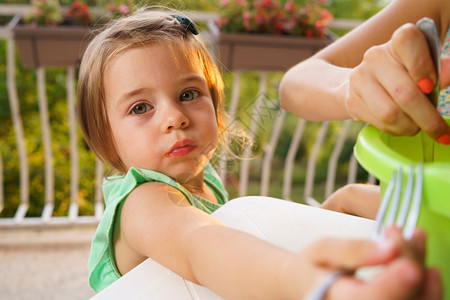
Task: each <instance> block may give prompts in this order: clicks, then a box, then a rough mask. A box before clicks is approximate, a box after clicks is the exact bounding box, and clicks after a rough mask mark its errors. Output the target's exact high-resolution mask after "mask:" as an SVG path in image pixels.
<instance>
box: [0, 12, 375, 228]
mask: <svg viewBox="0 0 450 300" xmlns="http://www.w3.org/2000/svg"><path fill="white" fill-rule="evenodd" d="M6 7H8V10H6ZM24 9H25V8H24V7H23V6H5V5H0V11H1V12H7V13H10V12H13V13H18V12H22V10H24ZM5 14H6V13H5ZM194 16H195V18H194V19H195V20H196V21H208V20H211V19H212V18H213V17H214V14H210V13H197V14H194ZM336 24H338V25H339V21H338V22H337V23H336ZM353 25H354V24H350V26H353ZM203 36H204V38H205V41H206V42H210V41H211V40H210V39H209V38H208V36H209V35H208V34H207V33H203ZM2 43H3V45H4V47H0V51H2V52H3V53H0V58H2V57H4V58H5V60H4V62H1V61H0V67H1V64H2V63H4V64H5V65H4V66H5V68H0V80H6V87H7V90H6V91H5V92H0V102H2V103H3V104H2V103H0V104H2V105H1V106H0V107H7V108H8V109H7V111H5V112H2V113H1V115H0V116H1V119H0V122H3V124H2V123H0V128H1V127H3V126H7V127H4V128H12V129H11V130H13V131H14V137H13V138H11V135H10V134H8V132H5V130H3V131H1V130H0V133H1V134H2V135H4V136H0V151H1V152H0V153H1V155H0V227H22V226H31V225H33V226H53V225H54V226H63V225H84V224H95V223H97V222H98V221H99V219H100V218H101V215H102V213H103V208H104V207H103V199H102V194H101V180H102V177H103V176H104V174H105V171H107V170H105V168H104V166H103V165H102V164H101V163H100V162H99V161H98V160H97V161H96V160H95V159H94V158H93V154H92V153H90V152H89V150H86V149H85V146H84V144H83V141H82V139H81V134H80V131H79V128H78V124H77V121H76V113H75V110H76V108H75V99H76V98H75V97H76V71H77V70H76V68H75V67H67V68H65V69H64V71H61V68H59V69H58V72H60V73H59V74H60V75H59V77H58V78H57V80H58V83H59V84H60V85H61V87H62V88H65V94H66V104H65V106H66V109H65V111H67V115H66V116H65V117H64V119H66V121H65V122H66V123H67V124H66V126H65V127H64V128H66V127H67V128H66V129H65V130H66V132H67V135H68V137H69V138H68V139H67V141H65V139H64V140H63V139H61V140H56V139H55V138H54V132H55V129H54V128H55V126H54V125H55V122H59V121H58V120H54V118H51V117H50V116H51V115H53V114H54V113H55V112H54V111H53V107H52V106H51V105H50V103H55V100H54V99H53V97H54V95H53V94H48V92H47V84H48V82H47V80H46V75H47V74H50V73H51V72H55V69H54V68H43V67H40V68H38V69H36V70H31V71H23V70H21V69H20V68H19V67H18V65H16V61H17V57H16V50H15V42H14V39H13V37H12V33H11V30H10V29H9V28H7V27H1V28H0V46H1V44H2ZM19 71H20V72H19ZM24 72H25V73H26V74H27V76H31V77H33V78H35V86H26V85H23V84H21V85H20V86H19V85H18V79H21V77H20V76H22V75H23V74H25V73H24ZM21 74H22V75H21ZM18 76H19V77H18ZM281 76H282V74H281V73H274V72H246V71H236V72H233V73H227V74H224V77H225V81H226V83H227V84H228V85H230V86H231V88H229V89H227V96H226V99H227V101H226V106H227V109H228V113H229V115H230V118H231V119H234V120H241V121H243V126H244V127H246V129H247V131H248V133H249V134H250V136H252V137H253V138H255V140H256V141H257V142H258V144H259V145H258V147H259V148H258V149H259V150H258V151H257V152H258V153H259V154H258V155H255V154H254V153H253V152H251V151H248V150H246V151H245V152H244V153H243V155H242V156H243V159H242V160H240V161H238V162H235V164H234V165H233V166H234V167H233V168H230V166H229V164H228V163H227V161H226V160H225V159H223V158H224V155H225V153H222V154H221V155H220V158H219V159H218V163H217V164H218V168H219V172H220V175H221V177H222V179H223V180H224V182H225V183H226V186H227V188H228V189H229V191H230V194H231V196H232V197H233V196H243V195H247V194H260V195H269V196H274V197H278V198H284V199H287V200H291V201H296V202H308V201H309V199H310V198H317V199H319V200H322V199H324V198H326V197H327V196H328V195H329V194H331V193H332V192H333V191H334V190H335V189H336V188H337V187H339V186H341V185H343V184H345V183H351V182H356V181H357V172H358V164H357V162H356V160H355V159H354V157H353V155H351V151H350V153H349V151H347V150H348V148H349V147H351V145H352V144H354V141H355V137H356V133H357V132H358V131H359V129H360V128H361V127H362V125H361V124H359V123H355V122H352V121H340V122H323V123H316V122H307V121H305V120H302V119H298V118H297V117H295V116H293V115H291V114H288V113H286V112H284V111H282V110H281V109H280V108H279V105H278V99H277V84H278V82H279V80H280V78H281ZM2 78H5V79H2ZM250 81H257V82H258V83H257V84H256V85H257V86H258V90H257V91H254V90H251V88H249V87H250V86H251V84H250V83H249V82H250ZM0 86H1V85H0ZM4 86H5V85H4ZM22 89H35V90H36V96H35V99H31V100H30V99H27V105H28V106H29V105H32V106H33V105H34V106H36V107H38V109H37V110H38V115H39V121H37V120H33V122H34V123H33V122H31V123H33V124H34V125H29V124H30V122H24V121H29V119H27V118H31V117H30V115H27V114H24V113H23V111H22V110H21V106H23V105H24V103H25V102H24V99H21V98H20V96H19V95H21V94H23V93H20V92H21V91H22ZM30 102H31V104H30ZM24 123H27V124H28V125H27V126H26V127H25V126H24ZM30 126H37V127H40V128H41V129H40V130H38V131H35V130H30ZM35 132H40V134H39V136H32V139H34V140H37V141H38V142H37V143H34V144H32V146H33V147H34V148H33V149H32V150H31V149H30V148H29V147H30V142H29V140H30V135H34V134H35ZM7 135H8V136H9V137H7ZM11 140H14V143H15V144H14V145H12V144H11ZM349 145H350V146H349ZM61 149H66V150H64V151H67V152H68V153H67V155H66V156H61V155H59V154H60V153H58V152H59V151H61ZM280 149H286V150H280ZM343 149H344V150H346V152H345V153H344V152H343ZM10 152H14V153H13V154H12V155H10ZM37 153H38V154H37ZM35 156H42V157H43V167H39V170H38V171H36V170H35V169H36V168H37V167H36V165H35V164H36V162H35ZM61 157H62V158H61ZM86 157H88V158H86ZM250 157H252V159H249V158H250ZM10 159H13V160H15V159H17V160H18V163H17V164H15V163H14V164H12V163H11V162H10V161H9V160H10ZM86 162H88V163H86ZM87 164H89V165H87ZM61 165H65V166H69V165H70V176H69V178H68V180H64V179H63V180H61V178H60V177H61V176H62V175H61V174H60V170H59V167H58V166H61ZM31 169H33V170H34V171H33V172H32V171H31ZM325 171H326V172H325ZM17 174H18V176H17ZM323 174H326V175H323ZM80 178H82V179H83V180H84V181H86V182H90V183H91V184H90V185H89V184H88V187H85V186H83V187H80ZM57 179H58V180H57ZM369 181H371V182H373V181H374V180H373V178H370V179H369ZM36 182H38V184H37V185H39V186H42V188H40V189H39V188H36V187H34V186H33V185H36ZM61 185H64V186H63V187H61ZM319 188H320V190H319ZM56 189H62V190H66V191H69V192H67V193H55V190H56ZM86 195H88V196H86ZM31 196H32V197H31ZM30 207H33V211H32V212H30ZM80 207H87V208H83V209H82V210H80Z"/></svg>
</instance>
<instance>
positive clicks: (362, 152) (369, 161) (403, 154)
mask: <svg viewBox="0 0 450 300" xmlns="http://www.w3.org/2000/svg"><path fill="white" fill-rule="evenodd" d="M445 119H446V121H447V123H449V124H450V117H447V118H445ZM430 146H431V147H430ZM427 147H428V148H431V149H432V152H431V153H433V155H432V156H433V159H432V160H431V161H424V155H425V152H424V151H425V150H424V149H426V148H427ZM354 150H355V151H354V153H355V156H356V159H357V160H358V162H359V163H360V165H361V166H362V167H363V168H364V169H366V171H367V172H369V173H370V174H372V175H373V176H375V177H376V178H377V179H378V180H379V181H380V186H381V191H382V193H383V192H384V190H385V188H386V186H387V184H388V182H389V180H390V178H391V174H392V172H393V170H395V169H398V168H399V167H402V170H403V173H404V174H403V175H404V176H403V178H406V177H407V175H408V174H407V173H408V171H409V166H410V165H411V164H417V163H419V162H422V163H423V172H424V173H423V175H424V179H423V194H422V207H421V211H420V217H419V220H418V227H421V228H423V229H424V230H425V231H426V232H427V258H426V259H427V260H426V261H427V265H429V266H437V267H439V269H440V270H441V275H442V281H443V283H444V299H446V300H450V146H446V145H442V144H439V143H435V142H434V141H433V140H431V139H430V138H429V137H428V136H427V135H426V134H424V133H423V132H419V133H418V134H416V135H415V136H412V137H398V136H392V135H389V134H387V133H384V132H381V131H380V130H378V129H377V128H375V127H373V126H371V125H368V126H366V127H365V128H364V129H363V130H362V131H361V132H360V133H359V135H358V139H357V142H356V145H355V149H354ZM428 156H429V155H428ZM405 181H406V180H404V183H405Z"/></svg>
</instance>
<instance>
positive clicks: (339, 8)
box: [0, 0, 382, 217]
mask: <svg viewBox="0 0 450 300" xmlns="http://www.w3.org/2000/svg"><path fill="white" fill-rule="evenodd" d="M12 2H13V3H19V1H11V0H3V3H12ZM299 2H300V1H299ZM27 3H28V2H27ZM60 3H61V4H62V5H68V4H69V3H71V2H70V1H63V0H61V1H60ZM215 3H216V1H213V0H202V1H179V0H173V1H167V2H166V3H165V4H169V5H171V6H172V7H175V8H178V9H186V10H200V9H203V10H210V11H215V10H216V9H217V8H216V6H215ZM381 3H382V2H380V1H376V0H371V1H357V0H339V1H338V0H333V1H331V3H330V6H329V10H330V11H331V12H332V13H333V14H334V15H335V16H336V17H338V18H344V17H345V18H347V17H355V18H365V17H366V16H368V15H372V14H373V13H374V12H375V11H377V10H378V9H379V6H380V5H381ZM146 4H158V5H161V2H160V1H147V2H146ZM300 4H301V3H300ZM0 53H1V54H0V154H1V159H2V162H3V178H4V182H3V185H4V199H5V208H4V210H3V211H2V213H1V215H0V216H1V217H12V216H13V215H14V213H15V211H16V209H17V206H18V205H19V203H20V165H19V154H18V150H17V143H16V137H15V131H14V127H13V124H12V120H11V111H10V106H9V101H8V90H7V82H6V57H5V55H4V53H6V42H5V40H0ZM16 65H17V74H16V81H17V82H16V83H17V91H18V97H19V101H20V113H21V117H22V123H23V128H24V133H25V138H26V151H27V153H26V155H27V158H28V161H29V164H30V170H29V179H30V203H31V206H30V208H29V211H28V216H39V215H40V214H41V213H42V207H43V204H44V201H45V191H44V190H45V187H44V183H45V165H44V151H43V145H42V129H41V121H40V116H39V106H38V101H37V87H36V71H35V70H25V69H23V68H22V67H21V62H20V61H19V59H18V58H17V63H16ZM45 72H46V92H47V96H48V108H49V113H50V115H49V118H50V123H51V136H52V150H53V154H54V171H55V201H56V202H55V212H54V215H58V216H59V215H65V214H67V210H68V206H69V204H70V185H69V182H70V153H71V149H70V146H69V145H70V143H69V136H68V132H69V125H68V117H67V115H68V111H67V91H66V82H65V80H66V73H65V69H63V68H46V69H45ZM282 75H283V74H282V73H270V74H269V77H268V82H269V84H268V90H267V91H266V92H265V94H264V95H263V96H264V99H265V100H266V101H267V102H268V103H272V104H273V105H272V106H271V107H272V108H274V110H273V111H272V110H270V109H269V110H268V111H266V114H265V115H264V116H263V117H262V118H263V121H262V122H261V124H260V126H258V127H257V130H256V132H253V133H252V134H253V135H254V137H255V144H256V147H254V148H253V156H254V157H256V158H261V156H262V155H263V154H264V149H265V147H266V146H265V145H266V144H267V143H268V141H269V138H270V132H271V131H272V127H273V124H274V122H275V120H276V117H277V116H278V112H277V111H276V107H277V106H276V105H277V104H278V102H277V101H278V100H277V99H278V91H277V89H278V83H279V81H280V79H281V77H282ZM224 80H225V83H226V90H225V94H226V103H229V101H230V97H231V94H232V91H231V86H232V82H233V74H231V73H224ZM259 80H260V73H259V72H242V74H241V82H242V83H243V84H242V85H241V91H240V101H241V108H242V109H241V110H239V111H238V114H237V118H238V119H239V121H240V122H241V123H242V124H243V127H244V128H245V127H246V128H247V129H248V125H249V124H250V123H251V120H252V118H254V117H255V115H254V113H253V110H252V109H253V105H254V103H255V100H256V95H258V87H259ZM265 107H266V108H267V107H268V106H265ZM274 112H275V113H274ZM260 117H261V116H260ZM297 122H298V118H296V117H295V116H293V115H291V114H287V115H286V118H285V120H284V125H283V128H282V132H281V135H280V138H279V141H278V144H277V145H278V146H277V148H276V149H275V158H274V161H273V163H272V176H271V180H272V185H271V187H270V189H269V190H270V195H271V196H275V197H281V187H282V180H283V172H282V170H283V168H284V159H285V157H286V155H287V152H288V147H289V145H290V143H291V139H292V135H293V132H294V130H295V127H296V125H297ZM318 129H319V124H318V123H314V122H308V123H307V128H306V131H305V133H304V136H303V137H302V143H301V146H300V148H299V149H298V151H297V160H296V162H295V168H294V170H295V173H294V174H293V184H294V185H293V191H292V194H295V195H297V198H299V195H302V193H303V185H304V179H305V172H306V164H307V160H306V159H307V157H309V155H310V151H311V147H312V145H313V143H314V141H315V137H316V135H317V131H318ZM340 130H341V124H340V123H339V122H337V123H333V124H332V125H331V126H330V128H329V131H328V134H327V138H326V142H325V145H324V147H323V150H322V151H321V152H320V154H319V157H318V162H317V169H316V170H317V173H316V177H315V178H316V181H317V182H319V183H320V182H323V181H324V180H325V179H326V173H325V172H326V170H327V168H328V166H327V161H328V160H327V158H328V156H329V155H330V153H331V151H332V149H333V147H334V144H335V142H336V138H337V135H338V134H339V132H340ZM359 130H360V127H358V126H357V125H355V126H354V127H352V129H351V134H350V135H351V136H352V139H350V140H348V141H347V142H346V144H345V145H344V150H343V152H342V154H341V156H340V158H339V159H340V162H341V163H340V164H339V169H338V177H339V176H340V177H345V174H347V171H348V162H349V160H350V156H351V153H352V148H353V145H354V140H355V138H356V134H357V133H358V131H359ZM78 139H79V155H80V183H79V192H78V204H79V205H80V214H87V215H92V214H93V211H94V197H95V177H94V173H95V156H94V155H93V153H92V152H91V151H89V150H88V149H87V148H86V147H85V146H84V144H83V143H82V139H81V133H80V132H78ZM260 174H261V159H254V160H252V161H251V179H252V181H251V184H250V187H249V194H258V193H259V181H260ZM238 176H239V174H238V173H237V172H236V173H234V174H231V175H230V176H229V178H228V179H227V183H228V188H229V190H230V194H231V195H232V196H236V195H237V193H236V187H237V183H238V178H239V177H238ZM366 176H367V174H366V173H365V172H364V171H362V170H361V169H359V173H358V178H359V179H360V180H365V178H366ZM338 184H340V185H342V184H344V182H339V183H338ZM314 196H315V197H317V198H318V199H321V198H323V188H320V189H317V190H315V191H314Z"/></svg>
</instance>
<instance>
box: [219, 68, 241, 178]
mask: <svg viewBox="0 0 450 300" xmlns="http://www.w3.org/2000/svg"><path fill="white" fill-rule="evenodd" d="M233 76H234V77H233V86H232V90H231V99H230V107H229V108H228V117H229V118H230V121H231V122H233V121H234V120H235V119H236V111H237V107H238V104H239V94H240V93H241V71H236V72H235V73H234V74H233ZM227 160H228V154H227V150H226V149H225V148H223V149H222V151H221V153H220V159H219V175H220V178H221V179H222V182H225V180H226V176H227Z"/></svg>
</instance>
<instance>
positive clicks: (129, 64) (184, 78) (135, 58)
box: [103, 44, 218, 183]
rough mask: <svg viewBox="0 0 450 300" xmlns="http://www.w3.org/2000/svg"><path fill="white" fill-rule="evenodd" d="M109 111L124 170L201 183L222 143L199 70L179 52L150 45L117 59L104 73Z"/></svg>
mask: <svg viewBox="0 0 450 300" xmlns="http://www.w3.org/2000/svg"><path fill="white" fill-rule="evenodd" d="M103 84H104V88H105V97H106V109H107V114H108V120H109V124H110V127H111V130H112V133H113V137H114V141H115V144H116V148H117V151H118V154H119V156H120V158H121V159H122V161H123V163H124V164H125V166H126V168H127V169H128V168H130V167H137V168H143V169H149V170H153V171H157V172H161V173H164V174H166V175H167V176H170V177H172V178H174V179H175V180H177V181H179V182H181V183H184V182H187V181H189V180H195V179H198V180H202V175H203V169H204V167H205V165H206V163H207V162H208V161H209V159H210V158H211V156H212V153H213V151H214V149H215V148H216V146H217V141H218V127H217V121H216V115H215V109H214V105H213V101H212V98H211V94H210V91H209V88H208V84H207V82H206V80H205V77H204V75H203V71H202V70H201V68H200V67H196V66H193V64H190V63H188V61H187V60H186V58H185V57H184V56H183V54H182V53H181V52H180V51H172V50H170V49H169V48H168V47H167V46H164V45H152V44H146V45H144V46H142V47H137V48H131V49H128V50H126V51H124V52H123V53H120V54H119V55H118V56H117V57H115V58H113V60H112V61H111V62H110V64H109V65H108V66H107V68H106V70H105V73H104V82H103Z"/></svg>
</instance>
